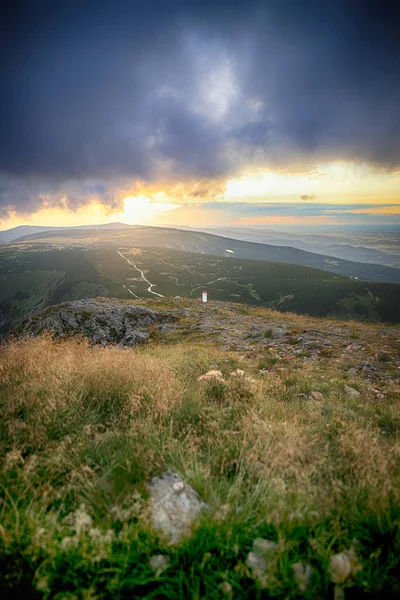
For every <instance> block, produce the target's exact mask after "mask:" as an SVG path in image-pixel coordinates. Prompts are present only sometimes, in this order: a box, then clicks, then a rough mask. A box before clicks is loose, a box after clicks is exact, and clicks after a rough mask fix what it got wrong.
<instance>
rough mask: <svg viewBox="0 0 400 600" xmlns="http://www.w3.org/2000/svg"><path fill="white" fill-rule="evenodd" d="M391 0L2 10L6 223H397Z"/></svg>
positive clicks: (398, 158) (154, 0)
mask: <svg viewBox="0 0 400 600" xmlns="http://www.w3.org/2000/svg"><path fill="white" fill-rule="evenodd" d="M399 30H400V3H398V2H394V1H393V0H391V1H389V0H325V1H321V0H302V1H299V0H229V1H221V0H146V1H145V2H144V1H141V2H135V1H133V0H129V1H128V0H113V1H111V0H108V1H102V0H96V1H92V0H69V1H68V2H54V0H52V1H51V2H49V1H45V0H35V2H32V1H30V0H29V1H25V2H23V1H18V0H15V1H14V2H12V3H11V2H10V3H8V2H5V3H3V5H2V8H1V9H0V228H1V229H7V228H9V227H13V226H16V225H20V224H35V225H80V224H89V223H106V222H111V221H123V222H126V223H139V224H142V223H143V224H151V225H161V224H176V225H192V226H196V225H207V226H221V225H237V226H240V225H243V226H261V225H262V226H264V225H265V226H274V227H281V228H282V227H283V228H284V227H285V226H287V227H289V226H290V227H293V226H310V227H312V226H321V227H322V226H324V227H326V226H332V227H335V226H339V225H352V224H354V225H360V224H361V225H362V224H366V225H380V224H382V225H387V224H397V225H400V35H398V31H399Z"/></svg>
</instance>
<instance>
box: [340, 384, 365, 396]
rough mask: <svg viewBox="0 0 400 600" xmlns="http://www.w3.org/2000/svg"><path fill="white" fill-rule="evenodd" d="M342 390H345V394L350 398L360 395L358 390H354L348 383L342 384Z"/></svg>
mask: <svg viewBox="0 0 400 600" xmlns="http://www.w3.org/2000/svg"><path fill="white" fill-rule="evenodd" d="M344 391H345V392H346V394H347V395H348V396H350V398H359V397H360V396H361V394H360V392H359V391H358V390H355V389H354V388H352V387H350V386H349V385H345V386H344Z"/></svg>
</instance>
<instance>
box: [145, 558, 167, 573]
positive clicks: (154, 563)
mask: <svg viewBox="0 0 400 600" xmlns="http://www.w3.org/2000/svg"><path fill="white" fill-rule="evenodd" d="M149 564H150V567H151V568H152V569H153V571H157V572H158V573H161V571H163V570H164V569H166V568H167V566H168V558H167V557H166V556H163V555H162V554H155V555H154V556H152V557H151V559H150V563H149Z"/></svg>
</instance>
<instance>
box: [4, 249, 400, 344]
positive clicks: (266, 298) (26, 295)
mask: <svg viewBox="0 0 400 600" xmlns="http://www.w3.org/2000/svg"><path fill="white" fill-rule="evenodd" d="M149 282H150V283H151V285H149ZM204 287H206V288H207V289H208V292H209V296H210V299H216V300H225V301H235V302H241V303H247V304H256V305H263V306H267V307H270V308H275V309H278V310H281V311H289V312H297V313H300V314H310V315H314V316H326V315H331V316H341V317H343V318H354V319H364V320H368V321H390V322H399V321H400V285H396V284H389V283H377V282H368V283H366V282H364V281H354V280H350V279H348V278H346V277H341V276H337V275H334V274H333V273H327V272H326V271H322V270H317V269H311V268H308V267H301V266H297V265H288V264H282V263H272V262H267V261H255V260H243V259H236V258H227V257H223V256H221V257H215V256H207V255H204V254H195V253H192V252H183V251H180V250H173V249H159V248H136V247H132V246H117V247H115V246H111V247H110V246H103V245H99V246H96V245H87V246H82V247H76V246H72V247H65V246H61V247H57V246H56V245H55V244H52V245H46V246H44V245H40V244H38V245H36V246H35V245H31V244H28V245H27V246H24V245H21V246H16V245H10V246H7V247H5V248H4V249H3V248H2V250H1V251H0V334H1V333H2V334H5V333H7V332H8V331H9V330H10V329H11V328H12V327H15V326H16V325H18V324H19V323H20V322H21V321H22V320H23V319H24V318H25V317H26V316H28V315H29V314H34V313H35V312H37V311H39V310H41V309H42V308H44V307H46V306H49V305H52V304H58V303H60V302H65V301H71V300H79V299H84V298H88V297H89V298H90V297H96V296H107V297H117V298H121V299H129V298H131V299H132V298H138V299H140V298H148V297H154V295H155V294H159V295H161V296H165V297H170V296H181V297H188V298H196V297H199V296H200V293H201V291H202V289H203V288H204Z"/></svg>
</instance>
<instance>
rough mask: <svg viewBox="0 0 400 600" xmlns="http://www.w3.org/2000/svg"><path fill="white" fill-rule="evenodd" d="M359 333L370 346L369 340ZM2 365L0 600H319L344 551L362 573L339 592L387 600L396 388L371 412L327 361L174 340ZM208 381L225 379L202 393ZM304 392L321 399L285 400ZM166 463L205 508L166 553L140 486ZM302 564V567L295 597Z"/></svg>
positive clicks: (398, 567)
mask: <svg viewBox="0 0 400 600" xmlns="http://www.w3.org/2000/svg"><path fill="white" fill-rule="evenodd" d="M160 302H161V301H160ZM231 310H233V309H232V308H231ZM297 319H298V321H297V322H298V325H299V328H301V326H302V323H301V318H300V317H298V318H297ZM320 326H321V327H322V323H320ZM265 329H266V330H268V327H267V323H266V328H265ZM359 335H360V336H361V337H362V338H365V339H368V340H369V341H370V342H371V343H372V340H374V339H375V340H376V344H377V347H379V343H380V340H379V331H378V329H376V328H372V327H371V328H368V326H366V325H364V326H363V328H362V329H361V328H360V330H359ZM0 352H1V354H0V382H1V383H0V414H1V415H2V416H1V423H0V461H1V462H0V465H1V466H0V468H1V480H0V484H1V485H0V565H1V566H0V592H1V594H2V597H10V598H11V597H17V596H18V597H23V598H45V599H50V598H52V599H53V598H54V599H57V600H59V599H61V598H62V599H64V598H65V599H71V600H72V599H76V598H79V599H80V598H90V599H96V600H97V599H99V600H100V599H104V598H122V599H125V598H126V599H128V598H129V599H131V598H149V599H150V598H168V599H175V598H181V599H182V600H183V599H186V598H190V599H191V598H199V599H200V598H227V597H231V598H249V599H250V598H259V599H260V600H261V599H264V598H282V599H284V598H331V597H332V594H333V587H334V583H333V582H332V577H331V574H330V572H329V560H330V557H331V556H332V555H333V554H335V553H337V552H341V551H346V550H349V549H350V548H351V547H353V548H354V551H355V554H356V557H357V561H358V563H359V564H360V566H361V567H362V568H361V569H360V570H359V571H357V572H355V573H354V575H352V576H350V577H349V578H348V579H347V580H346V582H345V583H344V591H345V593H346V596H345V597H346V598H359V597H365V598H382V597H384V598H396V597H398V595H399V593H400V589H399V575H400V558H399V557H400V531H399V525H400V470H399V466H398V465H399V460H398V458H399V457H398V448H399V435H400V427H399V418H398V399H399V396H398V386H397V387H396V386H395V385H394V384H393V385H392V387H389V388H388V394H387V396H386V399H385V401H384V402H379V403H378V402H376V400H375V398H374V395H373V390H372V388H371V386H370V384H369V382H368V380H366V379H363V378H362V377H361V376H355V377H353V380H352V381H350V383H349V381H348V377H347V375H346V370H345V369H344V367H346V365H345V364H342V363H341V362H336V361H334V360H328V361H327V360H325V359H322V360H320V361H317V362H314V363H313V362H308V363H305V362H302V359H301V358H298V359H296V361H297V362H296V361H293V363H292V364H291V366H290V368H283V369H282V366H281V365H282V363H279V361H277V359H276V358H275V357H271V356H270V353H269V352H267V351H265V352H264V353H256V354H255V355H254V356H252V355H249V356H242V355H238V354H237V353H235V352H229V351H224V350H222V349H221V348H219V347H217V346H214V345H212V344H210V343H206V342H204V343H190V342H185V341H184V340H183V341H181V343H179V344H172V345H166V344H164V343H162V342H160V340H155V341H154V342H152V343H150V344H148V345H145V346H143V347H141V348H140V349H137V350H133V349H132V350H118V349H116V348H109V349H106V348H101V347H94V348H90V347H89V346H88V345H87V344H86V343H85V342H82V341H76V340H69V341H62V342H56V341H53V340H52V339H50V338H48V337H44V338H39V339H31V340H27V341H24V342H15V343H14V344H12V345H9V346H6V347H3V348H2V349H1V351H0ZM394 352H395V349H394V348H393V353H394ZM343 360H344V359H343ZM347 368H348V365H347ZM237 369H239V371H237ZM260 369H266V370H267V371H268V373H267V375H266V376H264V375H262V374H260V373H259V370H260ZM210 370H220V371H221V372H222V377H223V380H222V381H220V382H218V381H214V380H210V381H208V382H207V381H202V380H199V377H200V376H202V375H204V374H206V373H207V372H208V371H210ZM345 384H346V385H349V384H350V385H352V386H354V387H356V388H358V389H359V391H360V392H361V394H362V396H361V398H356V399H353V398H349V397H347V396H346V394H345V393H344V385H345ZM315 390H317V391H321V392H322V393H323V394H324V397H325V400H324V401H323V402H321V401H308V402H307V401H304V400H303V399H302V398H300V397H299V394H309V393H310V392H311V391H315ZM168 468H169V469H172V470H174V471H177V472H178V473H179V474H180V475H181V476H182V477H183V478H184V479H185V480H186V481H187V482H188V483H190V484H191V485H193V486H194V487H195V488H196V489H197V490H198V492H199V493H200V495H201V496H202V497H203V498H204V500H205V501H207V502H208V504H209V506H210V511H209V512H208V513H207V514H206V515H205V516H204V517H203V519H202V520H201V521H200V522H199V523H198V524H197V525H196V527H195V529H194V530H193V532H192V535H191V536H190V537H189V538H187V539H184V540H183V541H182V542H181V543H180V544H178V545H176V546H171V545H169V544H168V542H167V541H166V540H163V539H162V538H160V537H159V535H157V534H156V533H155V532H154V531H153V530H152V528H151V524H150V516H149V514H150V513H149V511H150V508H149V500H148V492H147V486H146V483H147V482H148V481H149V479H150V478H151V477H152V476H154V475H159V474H160V473H162V472H163V471H164V470H165V469H168ZM260 537H261V538H266V539H269V540H272V541H273V542H276V543H277V550H276V553H275V554H274V558H273V561H272V562H271V567H270V570H269V576H268V578H267V581H265V582H264V584H262V583H261V582H260V580H259V579H258V578H257V576H256V575H255V573H254V572H253V571H252V569H251V568H250V567H249V566H248V563H247V557H248V553H249V552H250V551H251V550H252V544H253V541H254V540H255V539H256V538H260ZM157 554H162V555H164V556H166V557H167V558H168V567H167V568H166V569H165V570H164V571H162V572H160V573H157V572H155V571H154V570H152V569H151V567H150V565H149V561H150V559H151V557H152V556H154V555H157ZM299 561H300V562H302V563H303V564H304V565H306V564H310V565H311V566H312V567H313V569H314V574H313V577H312V579H311V580H310V582H309V585H308V587H307V589H306V590H305V591H302V590H301V589H300V588H299V586H298V584H297V583H296V580H295V577H294V571H293V564H295V563H297V562H299ZM228 584H229V585H228Z"/></svg>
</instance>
